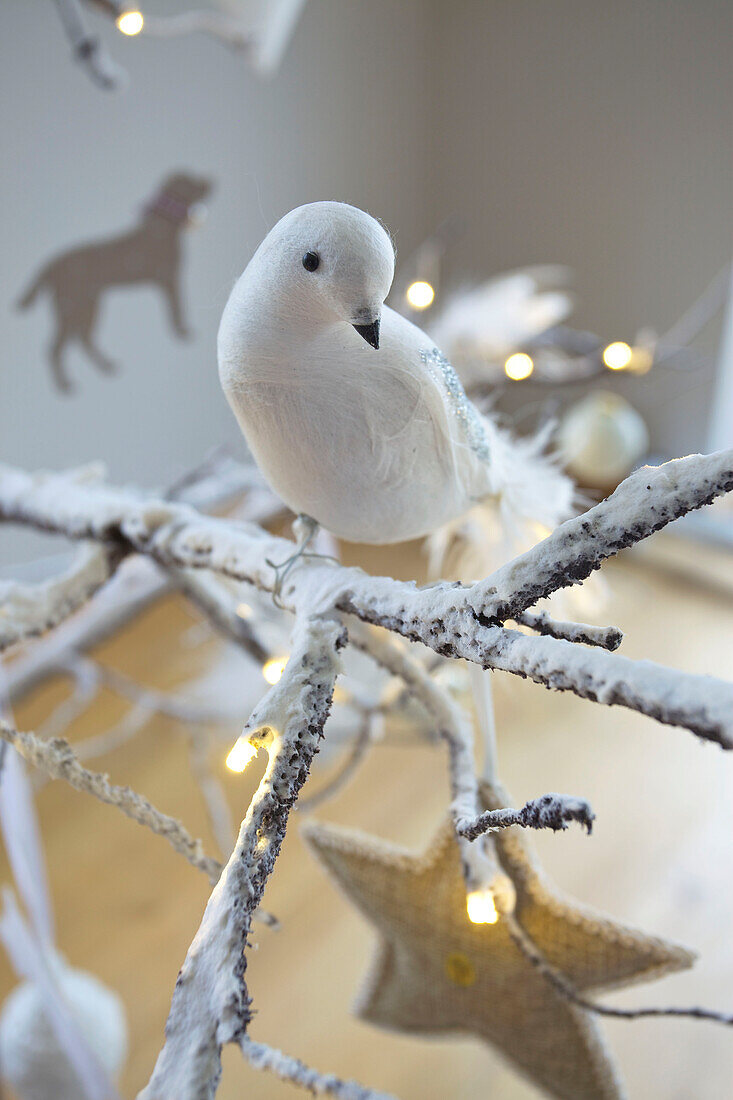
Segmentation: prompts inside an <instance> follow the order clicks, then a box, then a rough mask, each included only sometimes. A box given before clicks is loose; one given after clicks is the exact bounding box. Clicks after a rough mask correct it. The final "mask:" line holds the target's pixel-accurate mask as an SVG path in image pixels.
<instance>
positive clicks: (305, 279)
mask: <svg viewBox="0 0 733 1100" xmlns="http://www.w3.org/2000/svg"><path fill="white" fill-rule="evenodd" d="M257 259H258V263H259V266H260V270H261V271H262V270H263V268H265V267H266V268H267V269H268V276H269V278H271V279H273V280H274V282H275V286H276V287H277V290H278V296H279V298H280V301H281V302H282V305H283V307H284V308H286V309H287V310H288V313H289V314H290V316H291V317H293V318H294V319H297V318H298V317H300V318H302V320H303V322H304V323H305V322H311V323H312V322H314V321H315V322H319V321H325V322H332V321H334V320H338V321H343V322H346V323H348V324H351V325H353V327H354V328H355V329H356V331H357V332H358V333H359V335H360V336H362V337H363V338H364V339H365V340H366V341H367V343H369V344H371V346H372V347H373V348H378V347H379V322H380V317H381V311H382V305H383V304H384V300H385V298H386V297H387V295H388V293H389V289H390V287H391V285H392V278H393V276H394V247H393V245H392V241H391V239H390V237H389V234H388V233H387V232H386V230H385V229H384V227H383V226H382V225H380V223H379V222H378V221H377V220H376V219H375V218H372V217H371V216H370V215H369V214H365V213H364V211H363V210H358V209H357V208H356V207H355V206H349V205H347V204H346V203H343V202H313V203H309V204H308V205H307V206H299V207H297V208H296V209H295V210H291V211H290V213H289V214H286V215H285V217H284V218H282V219H281V220H280V221H279V222H278V223H277V225H276V226H275V227H274V228H273V229H272V230H271V231H270V233H269V234H268V235H267V237H266V238H265V240H264V241H263V243H262V245H261V246H260V249H259V250H258V256H257Z"/></svg>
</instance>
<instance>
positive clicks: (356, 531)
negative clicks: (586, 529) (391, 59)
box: [218, 203, 570, 543]
mask: <svg viewBox="0 0 733 1100" xmlns="http://www.w3.org/2000/svg"><path fill="white" fill-rule="evenodd" d="M304 254H309V255H311V256H317V257H318V261H319V262H318V269H317V270H314V271H308V270H304V265H303V263H301V259H303V258H304ZM392 275H393V250H392V244H391V241H390V239H389V237H388V235H387V234H386V232H385V231H384V229H383V228H382V227H381V225H379V223H378V222H376V221H375V220H374V219H373V218H371V217H369V215H367V214H364V213H363V212H362V211H360V210H356V209H355V208H354V207H351V206H346V205H345V204H342V203H313V204H311V205H310V206H306V207H300V208H298V209H297V210H295V211H291V213H290V214H289V215H287V216H286V217H285V218H284V219H282V221H281V222H279V223H278V225H276V226H275V228H274V229H273V230H272V231H271V233H270V234H269V235H268V237H267V238H265V241H264V242H263V244H262V245H261V246H260V248H259V249H258V251H257V253H256V254H255V256H254V257H253V259H252V260H251V261H250V264H249V265H248V267H247V268H246V269H245V271H244V273H243V275H242V276H241V278H240V279H239V281H238V282H237V284H236V286H235V287H234V290H233V291H232V294H231V296H230V299H229V302H228V303H227V306H226V309H225V311H224V315H223V317H222V321H221V326H220V329H219V341H218V352H219V372H220V377H221V382H222V386H223V388H224V391H225V393H226V396H227V399H228V400H229V403H230V405H231V407H232V409H233V411H234V413H235V415H236V417H237V420H238V422H239V424H240V427H241V429H242V431H243V433H244V435H245V437H246V439H247V442H248V443H249V446H250V448H251V450H252V453H253V455H254V457H255V460H256V461H257V463H258V465H259V467H260V469H261V471H262V473H263V474H264V476H265V478H266V479H267V480H268V482H269V483H270V485H271V486H272V488H273V489H274V490H275V492H277V493H278V495H279V496H280V497H281V498H282V499H283V500H284V501H285V503H286V504H287V505H288V506H289V507H290V508H292V509H293V511H295V512H298V513H305V514H306V515H308V516H311V517H312V518H313V519H315V520H317V521H318V523H320V524H321V525H322V526H323V527H325V528H327V529H328V530H329V531H331V532H332V533H333V534H334V535H337V536H339V537H341V538H344V539H347V540H350V541H355V542H374V543H389V542H398V541H402V540H404V539H410V538H416V537H419V536H423V535H426V534H429V533H431V532H433V531H435V530H436V529H437V528H439V527H441V526H442V525H444V524H446V523H448V522H449V521H452V520H456V519H457V518H459V517H461V516H462V515H464V514H465V513H466V512H468V511H469V510H470V509H471V508H472V507H473V506H474V505H475V504H476V503H477V502H479V501H480V500H483V499H485V498H487V497H502V496H503V495H504V494H505V493H509V495H510V497H512V502H511V504H510V508H511V509H514V510H516V511H517V512H518V513H519V514H525V513H526V514H531V515H532V517H533V518H535V519H539V520H542V521H543V522H548V520H553V516H555V518H557V517H556V513H557V512H558V511H560V510H566V509H567V506H568V505H569V501H570V491H569V485H568V483H567V482H566V479H564V478H563V477H562V475H560V474H559V473H558V472H557V471H556V470H555V469H554V467H552V466H551V465H550V464H548V463H545V462H544V460H542V459H540V458H538V457H536V455H535V453H534V451H535V450H536V448H532V446H531V445H528V444H526V443H514V442H513V441H512V440H511V439H510V438H509V437H508V436H506V435H505V434H504V433H502V432H500V431H499V429H498V428H497V427H496V425H495V424H494V423H493V422H492V421H491V420H489V419H487V418H484V417H482V416H481V415H480V414H479V413H478V411H477V410H476V409H475V408H474V406H473V405H471V403H470V402H469V401H468V400H467V398H466V396H465V393H464V391H463V388H462V386H461V383H460V381H459V380H458V377H457V376H456V374H455V372H454V371H453V369H452V368H451V366H450V364H449V363H448V362H447V360H446V359H445V358H444V357H443V356H442V355H441V354H440V352H439V351H438V349H437V348H436V347H435V345H434V343H433V341H432V340H431V339H430V337H429V336H427V335H426V334H425V333H424V332H422V331H421V330H420V329H419V328H418V327H417V326H415V325H413V324H411V323H410V322H409V321H407V320H406V319H405V318H404V317H402V316H401V315H400V314H398V313H396V312H394V311H393V310H391V309H389V308H388V307H383V302H384V298H385V297H386V295H387V293H388V291H389V287H390V284H391V281H392ZM380 317H381V332H380V333H379V347H378V348H377V349H375V348H374V347H373V346H371V347H370V346H369V344H368V343H367V342H366V339H367V338H366V337H365V338H364V339H362V336H361V335H360V334H359V331H358V328H357V329H356V330H355V327H354V326H357V325H358V322H359V321H360V320H361V321H362V322H366V324H364V325H362V326H359V327H363V328H367V329H369V328H370V326H371V327H372V328H373V327H374V324H373V322H375V319H377V318H380ZM376 323H377V324H378V322H376ZM550 484H551V485H552V487H553V489H552V492H551V493H550V494H549V496H548V490H549V486H550ZM558 496H559V497H561V498H562V499H561V500H559V499H558ZM504 503H505V504H507V503H509V501H508V500H505V501H504ZM550 513H552V515H550ZM553 521H554V520H553Z"/></svg>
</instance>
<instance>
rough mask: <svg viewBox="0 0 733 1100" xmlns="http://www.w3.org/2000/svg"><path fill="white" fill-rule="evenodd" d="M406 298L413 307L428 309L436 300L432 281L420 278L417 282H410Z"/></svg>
mask: <svg viewBox="0 0 733 1100" xmlns="http://www.w3.org/2000/svg"><path fill="white" fill-rule="evenodd" d="M406 298H407V302H408V305H411V306H412V308H413V309H427V308H428V306H431V305H432V304H433V302H434V301H435V291H434V290H433V288H432V286H431V285H430V283H426V282H425V281H424V280H423V279H418V280H417V282H414V283H410V285H409V286H408V288H407V294H406Z"/></svg>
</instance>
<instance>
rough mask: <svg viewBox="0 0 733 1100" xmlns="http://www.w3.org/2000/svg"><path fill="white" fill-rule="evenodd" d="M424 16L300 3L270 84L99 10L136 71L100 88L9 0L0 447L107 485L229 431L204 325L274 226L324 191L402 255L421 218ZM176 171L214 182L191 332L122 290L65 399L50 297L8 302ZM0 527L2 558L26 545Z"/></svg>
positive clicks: (1, 187) (382, 6)
mask: <svg viewBox="0 0 733 1100" xmlns="http://www.w3.org/2000/svg"><path fill="white" fill-rule="evenodd" d="M159 8H160V5H159V4H158V5H155V4H154V3H153V2H151V3H150V4H149V5H148V10H150V9H153V10H157V9H159ZM423 12H424V7H423V4H422V3H421V2H420V0H369V2H368V3H362V2H359V0H349V2H344V0H312V2H311V3H309V4H308V5H307V6H306V8H305V11H304V13H303V16H302V18H301V21H300V23H299V25H298V27H297V29H296V32H295V36H294V39H293V41H292V44H291V46H290V48H289V50H288V53H287V55H286V57H285V62H284V64H283V67H282V71H281V72H280V73H279V74H278V75H277V76H276V77H275V78H274V79H272V80H269V81H262V80H258V79H257V78H255V77H254V76H253V75H251V74H250V73H249V71H248V70H247V67H246V65H245V63H244V61H243V60H242V58H241V57H240V56H238V55H237V54H235V53H233V52H232V51H231V50H229V49H227V48H226V47H223V46H222V45H220V44H218V43H216V42H214V41H212V40H210V39H207V38H204V37H187V38H180V39H175V40H170V41H165V40H145V38H144V37H141V38H140V39H135V40H125V39H123V38H122V37H121V36H120V35H119V34H118V33H117V32H116V31H115V30H114V29H113V28H110V29H109V30H107V27H106V24H105V22H104V20H102V19H98V18H92V19H90V23H92V24H93V25H94V27H95V29H99V30H101V31H102V32H103V33H104V35H105V38H106V39H107V40H108V41H109V43H110V46H111V48H112V49H113V52H114V55H115V56H116V58H117V59H118V60H119V61H120V62H122V63H124V65H125V66H126V67H127V68H128V70H129V74H130V85H129V88H128V89H127V90H126V91H125V92H124V93H122V94H109V93H105V92H101V91H99V90H98V89H96V88H95V87H93V86H92V85H91V84H90V83H89V81H88V79H87V78H86V76H85V74H83V73H82V72H81V71H80V70H79V69H77V68H76V67H74V66H73V65H72V63H71V61H70V59H69V50H68V47H67V45H66V42H65V39H63V38H62V36H61V32H60V28H59V25H58V21H57V17H56V12H55V8H54V5H53V4H52V3H51V2H50V0H48V2H43V3H38V2H36V3H28V2H27V0H3V3H2V4H1V5H0V43H1V44H2V45H1V46H0V50H1V52H2V59H1V62H0V92H1V93H2V101H3V104H4V110H3V114H2V123H1V124H0V127H1V130H2V149H3V156H2V166H1V167H0V172H1V174H0V205H1V206H2V210H3V214H4V218H3V221H4V227H5V231H4V234H3V244H2V253H3V254H2V265H1V266H2V278H1V282H0V344H1V346H2V357H1V361H0V460H3V459H5V460H12V461H14V462H17V463H19V464H21V465H24V466H27V467H30V468H36V467H40V466H45V467H52V468H58V467H64V466H68V465H70V464H75V463H82V462H86V461H88V460H89V459H92V458H95V457H100V456H101V457H104V459H105V461H106V462H107V463H108V465H109V468H110V471H111V475H112V476H113V477H114V478H115V479H116V480H118V481H119V480H125V479H130V480H131V481H139V482H142V483H144V484H155V483H156V482H162V481H164V480H166V479H168V478H171V477H174V476H175V475H176V474H177V473H178V472H180V471H181V470H182V469H183V468H185V467H186V466H187V465H189V464H191V463H195V462H196V461H197V460H199V459H200V457H201V456H202V455H203V454H204V453H205V452H206V451H207V450H208V449H209V448H211V447H212V446H214V445H216V444H217V443H220V442H222V441H223V440H231V441H233V442H235V443H238V442H239V439H240V437H239V434H238V430H237V429H236V425H235V423H234V420H233V417H232V416H231V414H230V412H229V409H228V407H227V406H226V404H225V402H224V399H223V397H222V395H221V391H220V389H219V384H218V378H217V374H216V357H215V338H216V329H217V325H218V320H219V316H220V313H221V310H222V308H223V305H224V302H225V301H226V297H227V294H228V291H229V288H230V286H231V285H232V283H233V281H234V279H235V278H236V276H237V275H238V274H239V273H240V271H241V270H242V268H243V267H244V265H245V263H246V262H247V260H248V259H249V256H250V255H251V253H252V252H253V250H254V248H255V247H256V246H257V244H258V243H259V241H260V240H261V239H262V237H263V236H264V235H265V233H266V231H267V229H268V228H269V227H270V226H272V225H273V224H274V222H275V221H276V220H277V219H278V217H280V216H281V215H282V214H283V213H285V212H286V211H287V210H289V209H290V208H291V207H293V206H297V205H298V204H300V203H302V202H308V201H312V200H314V199H320V198H341V199H346V200H348V201H350V202H353V203H356V204H358V205H360V206H363V207H366V208H367V209H369V210H371V211H373V212H374V213H378V214H379V215H380V216H381V217H382V218H383V219H384V220H385V221H386V222H387V223H388V224H389V225H390V226H392V227H393V229H394V232H395V235H396V239H397V244H398V247H400V248H402V247H404V248H405V249H407V250H409V249H410V248H412V247H414V246H415V245H416V244H417V243H418V241H419V239H420V235H421V234H422V233H423V228H424V226H425V224H426V223H429V221H430V218H429V215H428V213H427V207H428V200H429V195H428V191H427V189H426V188H425V187H424V186H423V182H424V181H423V164H424V156H425V146H426V131H427V127H428V125H429V120H428V117H427V114H426V112H425V109H424V104H425V96H426V89H427V86H428V81H429V77H430V74H429V72H428V70H427V68H426V66H425V63H424V57H425V56H426V53H427V50H428V47H427V35H428V33H429V29H430V22H429V20H425V19H424V18H423V17H422V16H423ZM177 168H190V169H193V170H194V171H196V172H200V173H205V174H208V175H211V176H212V177H213V178H214V179H215V180H216V182H217V190H216V193H215V194H214V195H213V197H212V199H211V202H210V215H209V219H208V221H207V223H206V224H205V225H204V226H203V227H202V228H201V229H199V230H195V231H193V232H191V233H190V234H189V235H188V237H187V240H186V252H187V263H186V267H185V271H184V284H185V295H186V298H187V301H188V302H189V305H190V315H191V322H192V326H193V328H194V330H195V340H193V341H192V342H191V343H188V344H186V343H181V342H180V341H178V340H177V339H176V338H175V337H174V336H173V335H172V334H171V333H170V332H169V330H168V326H167V323H166V320H165V317H164V310H163V306H162V303H161V301H160V300H159V296H158V292H157V291H156V290H154V289H148V288H136V289H132V290H123V291H117V292H115V293H114V294H112V295H110V297H109V299H108V301H107V303H106V305H105V308H104V313H103V317H102V324H101V327H100V337H101V342H102V344H103V346H104V347H106V348H108V349H109V351H110V353H111V354H112V355H113V356H115V357H116V358H119V359H120V361H121V363H122V365H123V368H122V371H121V373H120V376H119V377H118V378H116V379H113V380H110V379H106V378H103V377H101V376H100V375H99V374H98V373H96V372H95V371H94V370H93V369H92V368H91V367H90V366H89V365H88V363H87V362H86V360H85V359H84V356H83V355H82V354H81V353H80V354H79V355H78V358H75V359H74V361H73V367H72V373H73V375H74V377H75V379H76V380H77V382H78V386H79V396H76V397H72V398H64V397H60V396H58V394H57V393H56V392H55V391H54V390H53V389H52V387H51V385H50V382H49V375H48V368H47V366H46V364H45V362H44V349H45V347H46V345H47V344H48V342H49V338H50V333H51V317H50V311H49V306H48V303H47V302H46V301H40V300H39V302H38V303H37V304H36V305H35V306H34V307H33V308H32V310H31V311H29V312H27V313H16V312H15V311H14V309H13V302H14V301H15V299H16V298H17V296H18V294H19V292H20V290H21V288H22V287H23V285H24V284H25V283H26V282H27V280H28V279H29V277H30V276H31V274H32V273H33V272H34V271H35V270H36V269H37V268H38V266H39V265H40V264H41V263H42V262H45V261H46V260H47V259H48V258H49V257H50V256H51V255H52V254H54V253H55V252H56V251H58V250H60V249H64V248H66V247H69V246H72V245H75V244H77V243H79V242H80V241H84V240H89V239H94V238H95V237H100V236H105V235H107V234H111V233H114V232H116V231H117V230H121V229H123V228H124V227H126V226H128V225H131V224H132V221H133V218H134V217H135V216H136V212H137V209H138V207H139V205H140V203H141V202H143V201H144V200H145V199H146V198H148V197H149V195H150V193H151V191H152V190H153V188H154V187H155V186H156V185H157V183H158V182H159V180H160V178H161V177H162V176H163V175H164V174H166V173H167V172H169V171H170V170H171V169H177ZM0 540H2V545H4V546H5V550H3V549H2V545H0V560H2V558H5V560H8V558H9V557H12V547H13V546H15V547H17V546H19V545H20V543H19V542H18V541H17V539H13V540H11V539H10V537H9V536H8V535H7V534H6V533H2V534H0ZM23 545H25V541H24V542H23Z"/></svg>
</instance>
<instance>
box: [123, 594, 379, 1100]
mask: <svg viewBox="0 0 733 1100" xmlns="http://www.w3.org/2000/svg"><path fill="white" fill-rule="evenodd" d="M344 641H345V636H344V630H343V627H342V626H341V624H340V623H339V622H338V621H336V620H334V619H326V618H322V617H319V616H317V615H311V616H309V617H303V618H301V619H299V620H298V621H297V622H296V627H295V632H294V636H293V647H292V652H291V656H290V660H289V661H288V664H287V666H286V668H285V671H284V672H283V675H282V677H281V679H280V681H279V682H278V683H277V684H275V686H274V687H273V688H271V689H270V691H269V692H268V693H267V695H266V696H265V698H264V699H263V701H262V703H261V704H260V705H259V706H258V707H257V709H256V711H255V713H254V714H253V715H252V717H251V718H250V721H249V722H248V723H247V727H246V729H245V734H248V735H251V737H252V738H253V739H256V740H257V741H259V742H260V743H261V744H267V746H268V753H269V761H268V766H267V770H266V772H265V774H264V776H263V778H262V780H261V782H260V785H259V787H258V789H257V791H256V792H255V795H254V797H253V799H252V802H251V803H250V806H249V809H248V811H247V814H246V816H245V819H244V821H243V822H242V826H241V828H240V831H239V837H238V839H237V844H236V846H235V848H234V851H233V852H232V855H231V857H230V859H229V862H228V863H227V865H226V867H225V868H224V871H223V872H222V875H221V878H220V879H219V881H218V883H217V885H216V887H215V889H214V891H213V893H212V895H211V897H210V898H209V902H208V904H207V906H206V910H205V912H204V916H203V919H202V922H201V925H200V926H199V930H198V932H197V933H196V936H195V937H194V940H193V942H192V944H191V947H190V949H189V952H188V954H187V956H186V960H185V962H184V964H183V967H182V968H181V972H180V975H179V978H178V982H177V983H176V988H175V991H174V993H173V1000H172V1003H171V1011H170V1015H169V1017H168V1023H167V1025H166V1042H165V1046H164V1047H163V1050H162V1051H161V1053H160V1055H159V1057H158V1061H157V1062H156V1065H155V1070H154V1071H153V1076H152V1077H151V1079H150V1082H149V1083H148V1085H147V1087H146V1088H145V1089H144V1090H143V1091H142V1093H141V1094H140V1097H139V1100H170V1098H171V1097H172V1096H176V1097H180V1098H181V1100H185V1098H189V1097H190V1098H193V1097H196V1098H200V1100H210V1098H211V1097H213V1096H214V1094H215V1092H216V1087H217V1084H218V1081H219V1076H220V1074H221V1047H222V1045H223V1044H224V1043H241V1042H242V1041H243V1040H245V1041H246V1030H247V1027H248V1025H249V1023H250V1020H251V1015H252V1014H251V1010H250V1003H251V1002H250V997H249V994H248V991H247V986H246V983H245V970H246V966H247V959H246V955H245V947H246V946H247V940H248V936H249V933H250V927H251V919H252V914H253V911H254V910H255V908H256V907H257V906H258V905H259V902H260V900H261V898H262V894H263V892H264V889H265V884H266V882H267V879H268V877H269V875H270V873H271V871H272V868H273V866H274V864H275V860H276V859H277V856H278V853H279V851H280V846H281V844H282V841H283V838H284V836H285V828H286V825H287V820H288V816H289V813H290V810H291V809H292V806H293V804H294V802H295V800H296V798H297V796H298V793H299V791H300V788H301V787H302V785H303V784H304V783H305V781H306V779H307V777H308V772H309V769H310V765H311V762H312V760H313V757H314V756H315V754H316V753H317V752H318V748H319V745H320V741H321V738H322V736H323V727H324V725H325V722H326V719H327V717H328V713H329V710H330V707H331V699H332V696H333V688H334V684H335V681H336V676H337V673H338V671H339V662H338V656H337V654H338V650H339V649H340V648H341V646H342V645H343V644H344ZM366 1095H367V1096H368V1093H367V1094H366Z"/></svg>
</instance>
